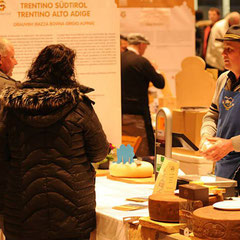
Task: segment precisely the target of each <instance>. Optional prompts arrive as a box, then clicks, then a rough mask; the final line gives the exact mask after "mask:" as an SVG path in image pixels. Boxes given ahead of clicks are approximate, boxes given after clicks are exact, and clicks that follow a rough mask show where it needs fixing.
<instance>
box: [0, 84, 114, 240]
mask: <svg viewBox="0 0 240 240" xmlns="http://www.w3.org/2000/svg"><path fill="white" fill-rule="evenodd" d="M0 99H1V100H2V101H3V103H2V105H3V106H4V109H3V110H2V112H1V121H0V164H1V166H4V165H6V163H7V165H8V168H9V172H8V177H7V185H6V188H5V191H3V189H0V198H3V193H4V192H5V193H4V226H5V235H6V236H7V239H9V240H33V239H35V240H36V239H37V240H47V239H48V240H52V239H67V238H79V239H84V238H87V237H89V233H90V232H91V231H92V230H93V229H94V228H95V221H96V217H95V205H96V203H95V170H94V168H93V167H92V165H91V162H98V161H101V160H103V159H104V158H105V156H106V155H107V153H108V146H109V144H108V142H107V140H106V136H105V134H104V132H103V129H102V126H101V124H100V122H99V120H98V118H97V116H96V114H95V112H94V110H93V108H92V105H91V101H90V100H89V99H88V98H87V97H86V96H85V95H84V94H82V93H81V92H80V88H79V87H72V88H59V89H57V88H54V87H51V86H48V85H46V84H37V83H33V82H30V81H29V82H26V83H24V84H22V85H21V86H20V87H18V88H17V89H14V88H8V89H6V90H4V91H3V93H2V94H1V97H0ZM1 166H0V167H1ZM1 177H2V176H0V178H1Z"/></svg>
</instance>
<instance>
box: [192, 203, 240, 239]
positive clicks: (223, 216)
mask: <svg viewBox="0 0 240 240" xmlns="http://www.w3.org/2000/svg"><path fill="white" fill-rule="evenodd" d="M193 233H194V236H195V237H198V238H201V239H208V240H213V239H214V240H239V239H240V211H237V210H235V211H232V210H229V211H226V210H219V209H215V208H214V207H213V206H207V207H203V208H199V209H197V210H195V211H194V212H193Z"/></svg>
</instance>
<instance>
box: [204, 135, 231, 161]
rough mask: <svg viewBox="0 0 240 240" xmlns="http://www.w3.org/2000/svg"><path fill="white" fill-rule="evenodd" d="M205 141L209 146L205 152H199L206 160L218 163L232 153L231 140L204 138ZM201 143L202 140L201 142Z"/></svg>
mask: <svg viewBox="0 0 240 240" xmlns="http://www.w3.org/2000/svg"><path fill="white" fill-rule="evenodd" d="M205 141H209V142H210V144H211V146H210V147H209V148H207V150H205V151H201V154H202V155H203V156H204V157H205V158H206V159H208V160H212V161H214V162H216V161H219V160H220V159H222V158H223V157H225V156H226V155H227V154H228V153H230V152H231V151H233V150H234V149H233V144H232V140H231V139H224V138H217V137H206V138H205ZM201 142H202V140H201Z"/></svg>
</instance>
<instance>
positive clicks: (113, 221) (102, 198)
mask: <svg viewBox="0 0 240 240" xmlns="http://www.w3.org/2000/svg"><path fill="white" fill-rule="evenodd" d="M153 186H154V185H153V184H129V183H124V182H118V181H113V180H109V179H107V178H106V177H97V178H96V199H97V208H96V212H97V229H96V240H127V227H126V224H124V223H123V218H124V217H128V216H149V214H148V209H147V208H145V209H141V210H134V211H119V210H114V209H112V207H113V206H118V205H122V204H126V203H133V202H132V201H126V198H131V197H146V198H147V197H148V196H149V195H151V194H152V192H153ZM140 204H145V205H147V202H144V203H140Z"/></svg>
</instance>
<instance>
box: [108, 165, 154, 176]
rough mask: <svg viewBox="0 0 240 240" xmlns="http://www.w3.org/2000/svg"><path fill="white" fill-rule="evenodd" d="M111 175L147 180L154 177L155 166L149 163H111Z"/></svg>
mask: <svg viewBox="0 0 240 240" xmlns="http://www.w3.org/2000/svg"><path fill="white" fill-rule="evenodd" d="M109 173H110V175H111V176H114V177H127V178H147V177H152V175H153V166H152V164H151V163H149V162H144V161H140V162H139V163H136V162H133V163H131V164H129V163H125V164H123V163H111V164H110V167H109Z"/></svg>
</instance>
